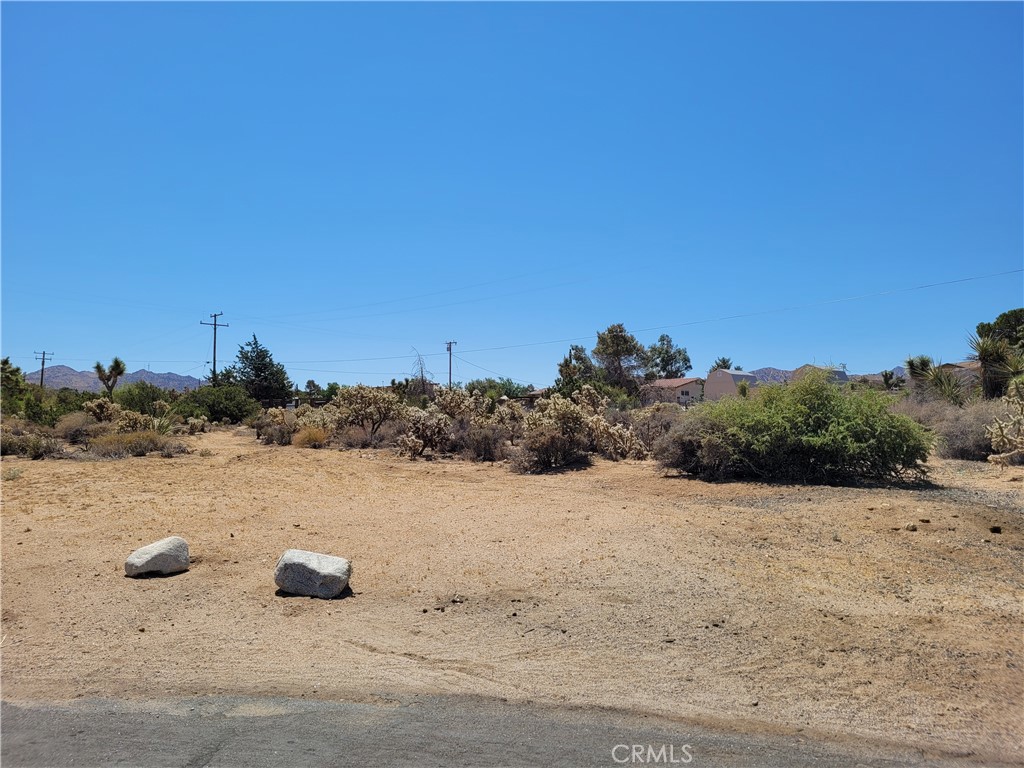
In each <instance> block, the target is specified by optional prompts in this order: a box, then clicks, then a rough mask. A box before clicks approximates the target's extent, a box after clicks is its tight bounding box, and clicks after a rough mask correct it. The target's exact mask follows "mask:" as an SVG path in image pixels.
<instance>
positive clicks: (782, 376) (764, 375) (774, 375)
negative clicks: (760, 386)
mask: <svg viewBox="0 0 1024 768" xmlns="http://www.w3.org/2000/svg"><path fill="white" fill-rule="evenodd" d="M750 373H752V374H753V375H754V376H755V377H756V378H757V380H758V381H759V382H762V383H765V382H770V383H775V384H781V383H782V382H784V381H789V377H790V376H791V375H792V373H793V372H792V371H784V370H782V369H781V368H758V369H756V370H753V371H750Z"/></svg>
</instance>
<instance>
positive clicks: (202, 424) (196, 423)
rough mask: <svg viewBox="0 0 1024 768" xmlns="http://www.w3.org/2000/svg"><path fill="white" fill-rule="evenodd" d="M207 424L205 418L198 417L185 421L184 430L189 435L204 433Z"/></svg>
mask: <svg viewBox="0 0 1024 768" xmlns="http://www.w3.org/2000/svg"><path fill="white" fill-rule="evenodd" d="M209 424H210V423H209V421H208V420H207V418H206V417H205V416H200V417H199V418H198V419H194V418H189V419H187V420H186V421H185V429H186V430H187V431H188V433H189V434H190V435H194V434H197V433H199V432H205V431H206V429H207V427H209Z"/></svg>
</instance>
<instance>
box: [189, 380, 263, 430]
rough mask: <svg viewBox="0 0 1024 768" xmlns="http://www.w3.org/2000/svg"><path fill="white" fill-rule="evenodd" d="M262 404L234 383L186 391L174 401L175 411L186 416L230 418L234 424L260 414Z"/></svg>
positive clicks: (214, 419)
mask: <svg viewBox="0 0 1024 768" xmlns="http://www.w3.org/2000/svg"><path fill="white" fill-rule="evenodd" d="M261 410H262V409H261V408H260V404H259V403H258V402H256V401H255V400H253V399H252V398H251V397H249V395H248V394H247V393H246V391H245V390H244V389H243V388H242V387H240V386H238V385H234V384H220V385H218V386H215V387H200V388H199V389H195V390H193V391H191V392H186V393H185V394H184V395H182V396H181V397H179V398H178V399H177V400H176V401H175V402H174V411H175V413H177V414H179V415H180V416H182V417H184V418H188V417H190V416H191V417H192V418H199V417H203V416H205V417H206V418H207V419H208V420H210V421H223V420H224V419H230V421H231V423H232V424H239V423H244V422H245V421H246V420H247V419H252V418H255V417H256V416H258V415H259V414H260V412H261Z"/></svg>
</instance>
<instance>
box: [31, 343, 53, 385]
mask: <svg viewBox="0 0 1024 768" xmlns="http://www.w3.org/2000/svg"><path fill="white" fill-rule="evenodd" d="M33 354H36V355H42V357H37V358H36V360H42V361H43V367H42V368H40V369H39V388H40V389H42V388H43V374H44V373H46V356H47V355H49V356H50V360H51V361H52V360H53V352H34V353H33Z"/></svg>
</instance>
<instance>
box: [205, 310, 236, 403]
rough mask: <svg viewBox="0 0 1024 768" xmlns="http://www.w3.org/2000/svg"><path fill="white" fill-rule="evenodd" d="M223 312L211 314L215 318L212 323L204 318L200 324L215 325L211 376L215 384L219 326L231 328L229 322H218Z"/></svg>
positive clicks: (211, 380)
mask: <svg viewBox="0 0 1024 768" xmlns="http://www.w3.org/2000/svg"><path fill="white" fill-rule="evenodd" d="M223 314H224V313H223V312H217V313H216V314H213V315H210V317H211V318H212V319H213V322H212V323H207V322H206V321H204V320H200V321H199V324H200V325H212V326H213V375H212V376H210V382H211V383H213V384H214V385H216V384H217V329H218V328H230V327H231V326H229V325H228V324H227V323H220V324H218V323H217V318H218V317H221V316H223Z"/></svg>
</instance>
